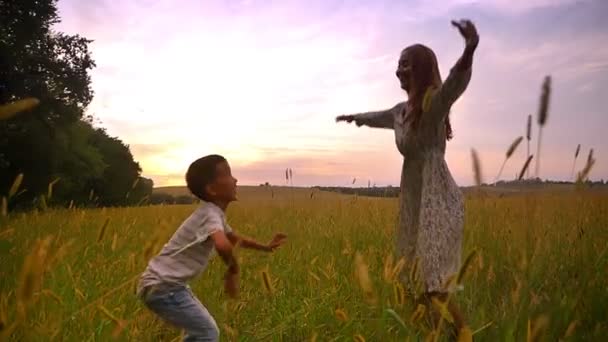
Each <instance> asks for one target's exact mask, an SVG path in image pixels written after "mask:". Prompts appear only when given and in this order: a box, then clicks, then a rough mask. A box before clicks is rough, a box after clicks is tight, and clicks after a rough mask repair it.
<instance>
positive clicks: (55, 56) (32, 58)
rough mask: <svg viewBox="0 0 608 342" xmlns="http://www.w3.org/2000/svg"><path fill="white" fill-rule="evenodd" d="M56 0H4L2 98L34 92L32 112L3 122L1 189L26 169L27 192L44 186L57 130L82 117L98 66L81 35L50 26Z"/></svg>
mask: <svg viewBox="0 0 608 342" xmlns="http://www.w3.org/2000/svg"><path fill="white" fill-rule="evenodd" d="M58 22H59V16H58V14H57V7H56V1H55V0H19V1H0V23H2V24H1V25H0V103H7V102H11V101H13V100H16V99H20V98H25V97H30V96H33V97H36V98H38V99H39V100H40V105H39V106H37V107H36V108H34V109H33V110H32V111H31V112H30V113H29V114H24V115H20V116H17V117H15V118H13V119H10V120H7V121H2V122H0V192H1V193H6V191H7V189H8V187H10V185H11V184H12V180H13V179H14V178H15V177H16V175H17V174H19V173H23V174H24V175H25V177H24V183H23V187H24V188H25V189H27V192H26V193H25V194H24V197H25V198H32V197H33V196H35V195H36V194H38V193H41V192H43V191H46V187H47V184H48V183H49V182H50V181H51V177H52V176H53V175H54V174H55V173H56V171H57V170H56V167H57V165H58V163H57V155H56V152H57V151H56V148H55V141H56V140H55V138H56V134H57V132H58V131H61V130H64V129H66V127H67V126H69V125H71V124H73V123H74V122H77V121H78V120H79V119H81V118H82V116H83V113H84V110H85V108H86V106H87V105H88V104H89V103H90V101H91V99H92V97H93V91H92V90H91V87H90V76H89V73H88V72H89V70H90V69H91V68H93V67H94V66H95V64H94V62H93V60H92V58H91V56H90V53H89V50H88V44H89V43H90V42H91V41H90V40H87V39H85V38H83V37H80V36H78V35H66V34H63V33H59V32H55V31H53V30H52V25H54V24H56V23H58Z"/></svg>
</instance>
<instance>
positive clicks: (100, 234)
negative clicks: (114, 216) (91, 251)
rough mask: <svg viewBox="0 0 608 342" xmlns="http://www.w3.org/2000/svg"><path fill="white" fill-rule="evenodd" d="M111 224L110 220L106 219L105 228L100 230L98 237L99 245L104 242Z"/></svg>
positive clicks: (102, 227)
mask: <svg viewBox="0 0 608 342" xmlns="http://www.w3.org/2000/svg"><path fill="white" fill-rule="evenodd" d="M109 223H110V218H109V217H108V218H106V221H105V222H104V223H103V226H101V228H100V229H99V234H98V235H97V243H100V242H101V240H103V237H104V235H105V234H106V228H108V224H109Z"/></svg>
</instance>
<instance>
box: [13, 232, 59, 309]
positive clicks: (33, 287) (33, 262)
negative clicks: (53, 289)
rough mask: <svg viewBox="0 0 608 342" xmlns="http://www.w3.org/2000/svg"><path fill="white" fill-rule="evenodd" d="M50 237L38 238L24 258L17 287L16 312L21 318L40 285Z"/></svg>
mask: <svg viewBox="0 0 608 342" xmlns="http://www.w3.org/2000/svg"><path fill="white" fill-rule="evenodd" d="M52 240H53V239H52V237H50V236H49V237H47V238H45V239H44V240H38V241H37V242H36V244H35V245H34V248H33V249H32V251H31V253H30V254H29V255H28V256H27V257H26V258H25V261H24V262H23V267H22V269H21V276H20V278H19V287H18V288H17V312H18V314H19V316H20V317H21V318H22V319H23V318H25V313H26V311H27V307H28V306H29V305H30V303H31V302H32V300H33V298H34V293H35V292H36V291H38V290H39V289H40V286H41V285H42V277H43V275H44V271H45V269H46V261H47V255H48V251H49V247H50V245H51V241H52Z"/></svg>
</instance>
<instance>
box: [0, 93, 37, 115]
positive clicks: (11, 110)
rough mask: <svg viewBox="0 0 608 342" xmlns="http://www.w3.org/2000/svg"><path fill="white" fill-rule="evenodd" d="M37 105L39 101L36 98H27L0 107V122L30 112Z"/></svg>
mask: <svg viewBox="0 0 608 342" xmlns="http://www.w3.org/2000/svg"><path fill="white" fill-rule="evenodd" d="M39 103H40V101H39V100H38V99H37V98H35V97H28V98H25V99H21V100H17V101H14V102H11V103H7V104H3V105H1V106H0V121H2V120H8V119H10V118H12V117H13V116H15V115H17V114H19V113H21V112H25V111H27V110H30V109H32V108H34V107H36V106H37V105H38V104H39Z"/></svg>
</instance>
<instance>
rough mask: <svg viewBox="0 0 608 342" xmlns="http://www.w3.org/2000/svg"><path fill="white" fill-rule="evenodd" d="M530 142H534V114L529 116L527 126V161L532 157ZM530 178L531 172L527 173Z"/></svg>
mask: <svg viewBox="0 0 608 342" xmlns="http://www.w3.org/2000/svg"><path fill="white" fill-rule="evenodd" d="M530 140H532V114H529V115H528V124H527V125H526V159H527V158H529V157H530ZM527 176H528V178H529V177H530V170H528V173H527Z"/></svg>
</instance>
